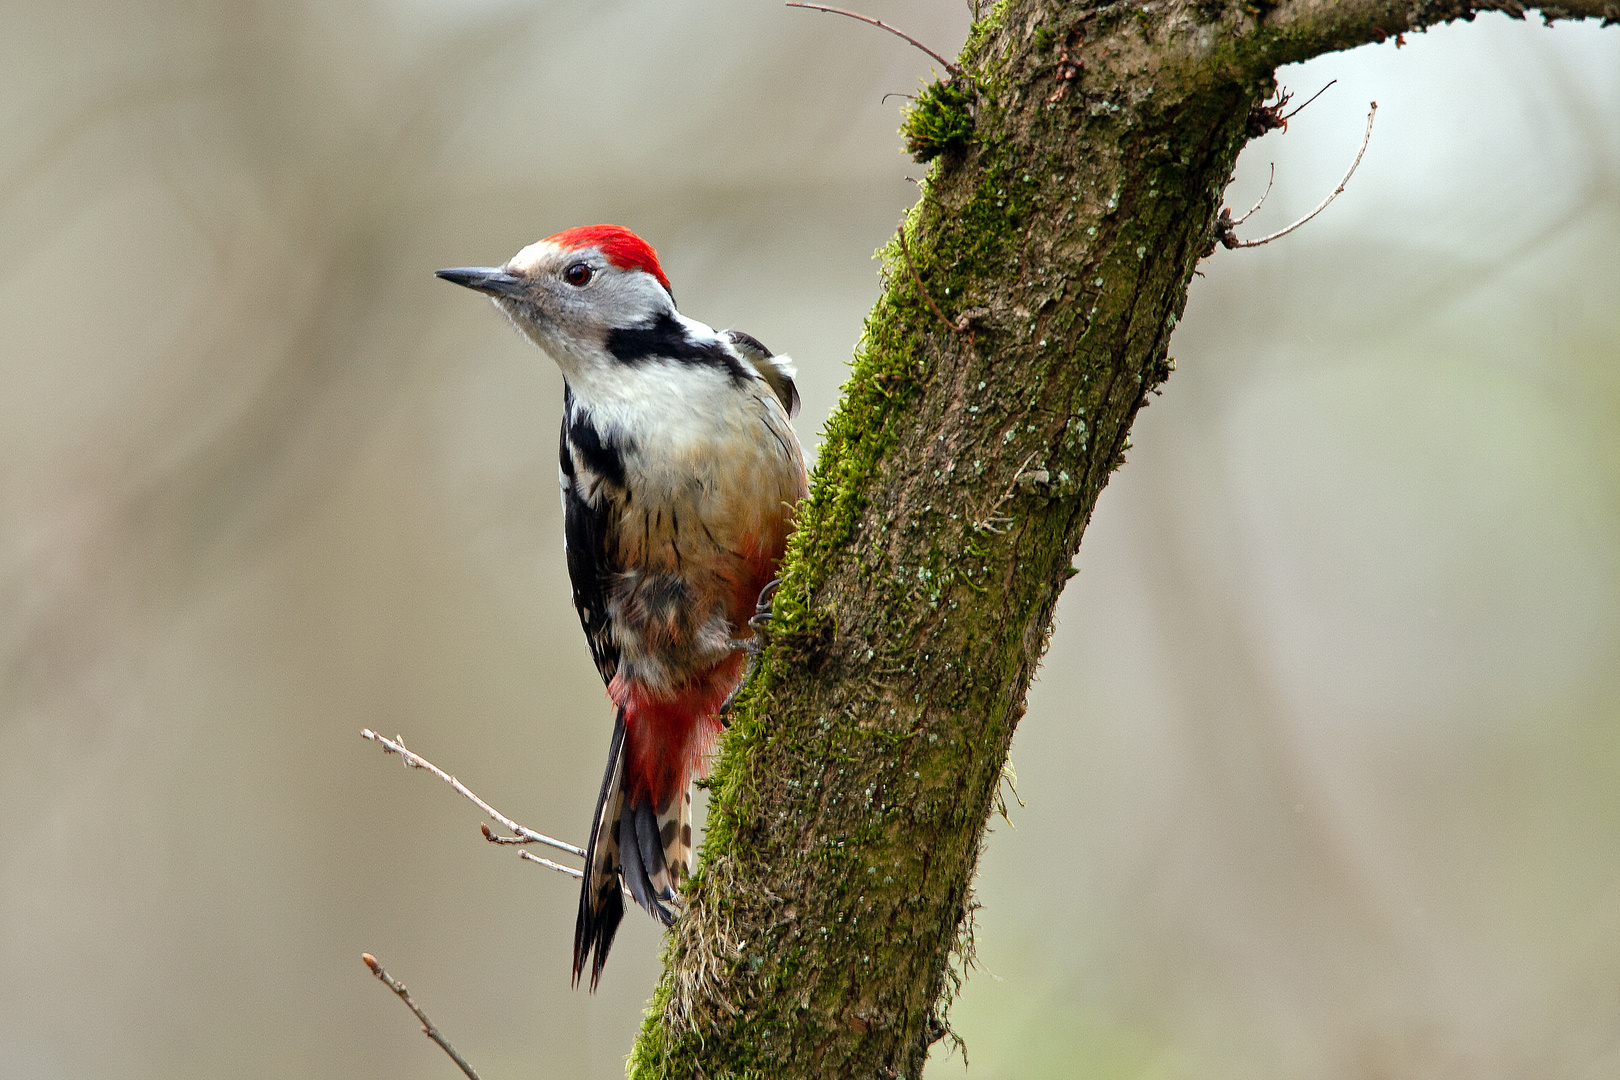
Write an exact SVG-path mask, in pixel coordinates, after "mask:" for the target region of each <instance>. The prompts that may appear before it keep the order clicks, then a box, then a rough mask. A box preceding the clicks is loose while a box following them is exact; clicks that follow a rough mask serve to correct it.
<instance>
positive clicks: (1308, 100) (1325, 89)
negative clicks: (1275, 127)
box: [1281, 79, 1339, 129]
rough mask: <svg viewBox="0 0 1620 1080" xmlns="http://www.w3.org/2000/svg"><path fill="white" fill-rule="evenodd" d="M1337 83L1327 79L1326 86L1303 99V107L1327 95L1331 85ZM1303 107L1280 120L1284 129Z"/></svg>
mask: <svg viewBox="0 0 1620 1080" xmlns="http://www.w3.org/2000/svg"><path fill="white" fill-rule="evenodd" d="M1338 81H1339V80H1338V79H1329V80H1328V84H1327V85H1326V86H1324V87H1322V89H1320V90H1318V91H1317V92H1316V93H1314V94H1312V95H1311V96H1310V97H1308V98H1306V99H1305V105H1309V104H1310V103H1311V102H1313V101H1315V100H1316V99H1317V98H1319V97H1321V96H1322V95H1323V94H1325V93H1327V92H1328V91H1329V90H1330V89H1332V87H1333V84H1334V83H1336V82H1338ZM1305 105H1301V106H1300V107H1299V108H1297V109H1295V110H1294V111H1293V112H1291V113H1289V114H1287V115H1286V116H1284V117H1282V118H1281V119H1282V124H1283V128H1284V129H1287V127H1288V121H1290V120H1292V119H1293V118H1294V117H1296V116H1298V115H1299V114H1300V113H1302V112H1304V111H1305Z"/></svg>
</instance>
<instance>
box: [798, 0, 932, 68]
mask: <svg viewBox="0 0 1620 1080" xmlns="http://www.w3.org/2000/svg"><path fill="white" fill-rule="evenodd" d="M787 6H788V7H796V8H809V9H810V10H811V11H825V12H826V13H827V14H829V15H843V16H846V17H848V18H851V19H858V20H860V21H861V22H863V23H871V24H872V25H873V26H876V27H878V28H879V29H882V30H887V31H888V32H889V33H891V34H893V35H894V36H895V37H897V38H903V39H904V40H906V41H909V42H911V44H913V45H915V46H916V47H917V48H919V49H921V50H922V51H923V52H925V53H927V54H928V55H929V56H932V57H933V58H934V59H935V60H938V61H939V62H940V63H941V64H943V65H944V67H945V70H946V71H948V72H950V73H951V77H952V78H955V77H956V76H958V75H960V74H962V69H961V68H959V67H957V66H956V65H955V64H953V63H951V62H950V61H949V60H947V59H945V58H944V57H943V56H941V55H939V53H937V52H935V51H934V50H933V49H930V48H929V47H928V46H926V45H924V44H923V43H922V42H920V41H918V40H917V39H916V38H914V37H912V36H911V35H910V34H908V33H906V32H905V31H904V30H900V29H897V28H895V27H893V26H890V25H889V24H888V23H886V22H884V21H883V20H882V19H874V18H872V16H870V15H860V14H857V13H856V12H853V11H845V10H844V9H843V8H835V7H828V6H827V5H825V4H805V3H801V2H800V0H787Z"/></svg>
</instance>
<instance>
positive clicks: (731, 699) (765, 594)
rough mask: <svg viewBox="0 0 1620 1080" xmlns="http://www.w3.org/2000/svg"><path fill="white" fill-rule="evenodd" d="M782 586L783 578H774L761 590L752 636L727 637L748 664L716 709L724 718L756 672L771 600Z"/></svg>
mask: <svg viewBox="0 0 1620 1080" xmlns="http://www.w3.org/2000/svg"><path fill="white" fill-rule="evenodd" d="M781 586H782V579H781V578H773V579H772V580H770V581H768V582H766V583H765V587H764V588H763V589H761V590H759V599H758V600H757V601H756V602H755V603H754V614H753V616H752V617H751V618H750V619H749V620H748V625H749V626H750V627H752V628H753V631H754V634H753V636H752V637H746V638H727V639H726V644H727V645H728V646H730V647H731V648H732V649H735V650H736V651H737V652H741V653H747V654H748V664H747V666H746V667H744V668H743V673H742V678H741V679H738V680H737V685H736V686H735V687H733V688H732V691H731V693H729V694H727V695H726V700H725V701H723V702H721V704H720V708H719V709H718V710H717V711H716V715H718V716H720V717H722V718H724V717H725V716H726V715H727V714H728V713H730V712H731V706H732V705H733V704H734V703H735V702H736V700H737V695H738V694H740V693H742V688H743V687H744V686H746V685H747V684H748V677H749V676H750V675H752V674H753V673H754V666H755V665H756V664H758V663H759V653H760V650H761V649H763V648H764V647H765V624H766V623H768V622H770V621H771V614H772V613H771V601H772V600H773V599H774V598H775V596H776V590H777V589H779V588H781Z"/></svg>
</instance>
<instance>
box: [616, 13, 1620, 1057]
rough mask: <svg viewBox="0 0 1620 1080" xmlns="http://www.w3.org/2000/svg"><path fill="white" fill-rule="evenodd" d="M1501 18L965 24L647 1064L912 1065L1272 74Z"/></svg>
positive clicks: (738, 725)
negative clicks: (1127, 455)
mask: <svg viewBox="0 0 1620 1080" xmlns="http://www.w3.org/2000/svg"><path fill="white" fill-rule="evenodd" d="M1493 8H1494V9H1502V10H1507V11H1510V12H1513V13H1516V14H1522V11H1523V9H1522V8H1521V7H1520V5H1517V4H1508V3H1486V4H1461V3H1429V4H1425V3H1405V4H1397V3H1388V2H1382V3H1380V2H1374V0H1349V2H1340V3H1330V2H1327V0H1299V2H1292V3H1289V2H1284V3H1276V4H1264V3H1261V4H1255V3H1236V2H1233V3H1225V2H1221V0H1204V2H1196V0H1195V2H1162V3H1150V4H1145V5H1144V4H1077V3H1065V2H1060V0H1007V2H1004V3H1002V4H1001V5H999V6H998V7H997V8H996V9H995V11H994V12H993V13H992V14H991V15H990V16H989V17H988V18H986V19H985V20H983V21H982V22H981V23H980V24H979V25H977V26H976V27H975V28H974V30H973V32H972V35H971V37H970V39H969V41H968V43H967V45H966V46H965V48H964V50H963V52H962V56H961V60H960V65H961V69H962V74H961V75H960V76H959V77H957V78H953V79H952V80H951V81H949V82H947V83H944V84H936V85H935V86H933V87H931V88H930V89H928V90H927V91H925V92H924V93H923V94H922V95H921V96H920V97H919V99H918V100H917V101H916V102H915V103H914V105H913V106H912V108H911V111H910V113H909V115H908V119H907V126H906V129H905V132H906V135H907V137H908V140H909V142H910V146H911V149H912V150H913V151H914V153H917V154H918V155H919V156H920V157H926V158H934V159H936V161H935V165H934V167H933V169H932V171H931V173H930V175H929V176H928V178H927V181H926V183H925V184H924V186H923V193H922V198H921V200H920V201H919V202H918V204H917V205H916V207H915V208H914V209H913V210H912V211H911V213H910V216H909V218H908V220H907V222H906V225H905V231H906V234H907V237H908V241H909V242H908V244H907V250H906V253H905V254H902V252H901V250H900V248H899V245H892V246H891V247H890V249H889V250H888V251H887V253H886V255H887V260H888V280H887V286H886V289H885V291H884V294H883V296H882V298H881V299H880V300H879V302H878V304H877V306H876V308H875V309H874V310H873V311H872V313H871V315H870V317H869V319H868V321H867V325H866V333H865V336H864V338H863V340H862V342H861V345H860V347H859V349H858V353H857V356H856V358H855V364H854V372H853V375H852V377H851V378H850V381H849V383H848V385H847V386H846V387H845V394H844V400H843V402H842V404H841V405H840V407H839V409H838V412H837V413H836V415H835V416H834V417H833V419H832V421H831V422H830V424H829V427H828V431H827V439H826V442H825V444H824V446H823V448H822V451H821V457H820V461H819V464H818V465H817V468H816V473H815V477H814V480H813V483H812V491H811V495H810V498H809V500H808V501H807V502H806V504H805V505H804V506H803V507H802V509H801V511H800V519H799V527H798V532H797V534H796V536H795V538H794V541H793V546H792V550H791V552H790V555H789V560H788V564H787V567H786V571H785V575H784V576H785V584H784V586H783V588H782V589H781V591H780V592H779V594H778V598H777V602H776V611H777V618H776V622H775V623H774V638H773V644H772V646H771V648H770V649H769V650H768V652H767V654H766V657H765V660H764V663H763V664H762V666H761V669H760V671H759V673H758V675H757V677H756V679H755V682H754V684H753V685H752V686H751V687H750V688H749V690H748V693H747V696H746V697H745V699H744V701H743V703H742V706H741V708H740V710H739V714H738V718H737V720H736V722H735V723H734V724H733V726H732V729H731V731H730V733H729V735H728V736H727V738H726V740H725V745H724V749H723V754H722V757H721V759H720V761H719V763H718V764H717V766H716V770H715V774H714V790H713V801H712V806H711V811H710V819H709V821H710V824H709V832H708V837H707V840H706V842H705V846H704V853H703V859H702V864H701V867H700V869H699V871H698V873H697V874H696V876H695V877H694V878H693V880H692V881H691V882H690V884H689V888H688V893H689V904H688V908H687V911H686V913H685V914H684V915H683V916H682V918H681V919H680V921H679V923H678V924H677V927H676V929H675V931H674V933H673V936H672V939H671V945H670V948H669V952H668V957H667V964H668V966H667V970H666V972H665V975H664V978H663V981H662V982H661V983H660V985H659V989H658V991H657V995H656V997H655V1000H654V1006H653V1009H652V1011H651V1012H650V1013H649V1016H648V1019H647V1022H646V1024H645V1026H644V1029H643V1032H642V1036H641V1039H640V1041H639V1042H638V1044H637V1047H636V1050H635V1052H634V1055H633V1056H632V1059H631V1071H632V1074H633V1075H635V1076H637V1077H655V1076H659V1077H662V1076H669V1077H688V1076H705V1077H719V1076H761V1077H772V1078H777V1077H800V1076H840V1077H842V1076H850V1077H874V1076H875V1077H917V1076H919V1075H920V1074H921V1070H922V1064H923V1060H924V1057H925V1055H926V1053H927V1048H928V1046H929V1044H930V1042H931V1041H932V1040H934V1039H936V1038H937V1037H938V1036H939V1035H940V1034H941V1033H942V1032H943V1030H944V1027H943V1021H942V1018H941V1010H942V1008H943V1004H944V1002H945V1000H946V999H947V997H948V991H949V990H950V988H951V984H952V982H953V975H952V969H951V956H952V953H953V950H956V949H957V948H958V944H959V942H961V941H962V939H963V935H964V933H965V927H966V926H967V924H968V915H969V910H970V907H971V900H970V881H971V878H972V874H973V870H974V867H975V864H976V861H977V856H978V851H979V846H980V842H981V836H982V834H983V830H984V826H985V823H986V821H987V819H988V816H989V814H990V811H991V808H992V805H993V803H994V800H995V797H996V792H997V788H998V785H999V783H1000V778H1001V774H1002V768H1003V765H1004V764H1005V761H1006V756H1007V748H1008V745H1009V743H1010V741H1011V739H1012V735H1013V730H1014V728H1015V726H1016V724H1017V721H1018V719H1019V717H1020V716H1021V715H1022V714H1023V711H1024V696H1025V692H1026V690H1027V689H1028V686H1029V682H1030V678H1031V676H1032V675H1033V674H1034V671H1035V668H1036V665H1037V664H1038V662H1039V660H1040V657H1041V654H1042V652H1043V650H1044V648H1045V646H1046V641H1047V636H1048V634H1049V632H1050V628H1051V620H1052V610H1053V606H1054V605H1055V603H1056V601H1057V597H1058V593H1059V592H1060V591H1061V589H1062V588H1063V585H1064V583H1065V582H1066V581H1067V580H1068V578H1069V577H1070V576H1071V574H1072V570H1071V569H1070V564H1071V560H1072V558H1073V556H1074V554H1075V552H1076V550H1077V549H1078V547H1079V543H1080V537H1081V534H1082V532H1083V531H1084V529H1085V525H1086V522H1087V520H1088V518H1089V517H1090V514H1091V510H1092V507H1093V506H1094V505H1095V503H1096V499H1097V496H1098V493H1099V492H1100V491H1101V490H1102V488H1103V485H1104V484H1105V483H1107V480H1108V476H1109V474H1110V473H1111V472H1112V471H1113V470H1114V469H1115V468H1116V467H1118V466H1119V464H1120V463H1121V462H1122V460H1123V455H1124V452H1125V450H1126V449H1127V447H1128V445H1129V443H1128V433H1129V430H1130V426H1131V422H1132V419H1133V418H1134V417H1135V415H1136V412H1137V410H1138V409H1140V408H1141V407H1142V406H1143V404H1144V403H1145V402H1146V400H1147V396H1148V394H1149V393H1150V392H1151V391H1152V390H1153V389H1154V387H1156V386H1157V385H1158V384H1159V383H1160V382H1162V381H1163V380H1164V379H1165V378H1166V376H1167V375H1168V374H1169V372H1170V370H1171V362H1170V360H1169V357H1168V353H1167V348H1168V344H1169V339H1170V334H1171V331H1172V330H1173V329H1174V327H1175V324H1176V321H1177V319H1178V318H1179V317H1180V315H1181V312H1182V309H1183V305H1184V303H1185V300H1186V295H1187V287H1188V284H1189V282H1190V281H1191V279H1192V275H1193V272H1194V270H1195V268H1196V267H1197V265H1198V262H1199V260H1200V259H1202V258H1203V257H1204V256H1206V255H1207V254H1208V253H1209V252H1210V250H1211V248H1212V245H1213V239H1214V227H1215V222H1216V213H1217V210H1218V208H1219V200H1220V197H1221V193H1222V191H1223V190H1224V188H1225V187H1226V185H1227V182H1228V181H1229V179H1230V178H1231V175H1232V169H1233V166H1234V163H1235V162H1236V160H1237V155H1238V151H1239V150H1241V149H1242V147H1243V145H1244V143H1245V141H1246V140H1247V139H1248V138H1249V137H1250V128H1249V124H1248V121H1249V118H1250V116H1251V113H1252V112H1253V111H1254V110H1255V109H1256V107H1257V106H1259V105H1260V103H1261V102H1262V101H1263V100H1264V99H1265V97H1266V96H1267V95H1268V94H1269V93H1270V92H1271V91H1272V89H1273V87H1274V82H1273V72H1274V71H1275V69H1276V67H1277V66H1278V65H1280V64H1284V63H1291V62H1295V61H1300V60H1304V59H1307V58H1309V57H1311V56H1315V55H1318V54H1321V53H1324V52H1330V51H1333V50H1337V49H1344V48H1349V47H1352V46H1355V45H1359V44H1363V43H1366V42H1371V41H1377V40H1382V39H1383V38H1385V37H1388V36H1390V35H1393V34H1397V33H1402V32H1409V31H1414V30H1419V29H1422V28H1423V27H1426V26H1429V25H1432V24H1435V23H1438V22H1442V21H1446V20H1450V19H1455V18H1469V17H1471V16H1472V14H1473V13H1474V12H1475V11H1477V10H1482V9H1493ZM1543 13H1544V15H1546V16H1547V17H1548V18H1549V20H1550V19H1551V18H1553V17H1563V16H1580V17H1586V16H1591V17H1600V18H1605V19H1606V20H1608V21H1615V20H1616V19H1620V5H1616V4H1614V3H1608V4H1602V3H1579V4H1565V5H1562V6H1560V7H1558V8H1551V7H1548V8H1544V9H1543ZM925 293H926V295H925ZM941 314H943V316H944V318H941Z"/></svg>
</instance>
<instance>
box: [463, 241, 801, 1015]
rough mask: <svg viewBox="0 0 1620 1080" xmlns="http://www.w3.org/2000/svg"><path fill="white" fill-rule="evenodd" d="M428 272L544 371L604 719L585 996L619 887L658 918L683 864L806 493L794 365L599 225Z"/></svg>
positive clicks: (639, 246)
mask: <svg viewBox="0 0 1620 1080" xmlns="http://www.w3.org/2000/svg"><path fill="white" fill-rule="evenodd" d="M438 276H439V277H441V278H444V279H446V280H447V281H452V282H454V283H456V284H458V285H465V286H466V287H468V288H470V289H476V290H478V291H479V292H483V293H487V294H488V295H489V296H490V298H491V299H492V300H493V301H494V304H495V306H496V307H498V308H499V309H500V310H501V311H502V312H503V313H505V315H506V317H507V318H508V319H510V320H511V322H512V325H514V326H515V327H517V329H518V330H519V332H521V333H522V334H523V335H524V336H525V337H527V338H528V339H529V340H530V341H532V342H534V344H536V345H538V346H539V347H540V348H541V350H542V351H544V352H545V353H547V354H548V355H550V357H551V358H552V360H554V361H556V363H557V366H558V367H560V368H561V369H562V373H563V417H562V439H561V447H560V454H559V461H558V466H559V479H560V481H561V484H562V502H563V546H564V549H565V551H566V553H567V561H568V576H569V579H570V581H571V583H572V585H573V593H574V607H575V608H576V609H578V611H579V621H580V624H581V625H582V626H583V627H584V629H585V637H586V640H587V641H589V643H590V648H591V656H592V658H593V659H594V660H595V661H596V668H597V670H598V671H599V672H600V673H601V675H602V679H603V681H604V682H605V683H606V684H607V694H608V698H609V699H610V700H611V702H612V704H613V714H614V719H613V737H612V740H611V742H610V743H609V746H608V762H607V770H606V772H605V773H604V774H603V777H602V788H601V793H600V794H599V795H598V796H597V800H596V813H595V815H594V817H593V819H592V821H591V831H590V839H589V844H588V847H587V851H586V856H585V876H584V880H583V882H582V885H581V889H580V896H579V917H578V920H577V921H576V923H575V925H574V965H573V984H574V985H575V986H578V985H579V980H580V976H581V974H582V973H583V971H584V970H585V966H586V964H587V963H589V964H590V968H591V977H590V988H591V990H593V991H594V990H595V989H596V984H597V981H598V980H599V979H600V978H601V975H602V966H603V964H604V963H605V962H606V961H607V955H608V950H609V949H610V948H611V947H612V945H613V935H614V933H615V932H616V931H617V930H618V927H619V922H620V920H621V919H622V918H623V916H624V900H623V893H622V890H621V883H622V888H623V889H627V890H628V891H629V893H630V895H631V896H632V897H633V898H634V899H635V901H636V903H638V904H640V905H641V906H642V907H643V908H645V909H646V910H647V911H648V912H649V913H651V914H652V915H654V916H656V917H657V918H658V919H660V920H661V921H662V922H663V923H664V924H665V925H666V926H667V925H669V924H670V923H672V922H673V921H674V918H675V909H676V907H677V906H678V904H679V899H678V892H677V889H678V887H679V884H680V881H681V879H682V878H683V877H685V876H686V875H687V874H688V873H689V872H690V869H691V857H692V825H691V804H692V793H691V784H692V779H693V777H694V776H695V775H700V774H702V773H704V772H706V770H707V759H708V754H709V751H710V750H711V748H712V746H713V744H714V740H715V738H716V736H717V735H718V734H719V732H720V730H721V727H722V726H723V719H722V713H723V711H724V709H725V707H726V706H727V705H728V704H729V700H730V697H731V695H732V694H733V693H734V691H735V690H736V689H737V687H738V686H739V684H740V683H741V681H742V679H743V676H744V672H745V667H746V665H747V663H748V662H749V660H750V659H751V654H752V652H754V651H755V650H756V649H757V640H758V639H757V638H756V637H755V634H754V626H756V625H757V623H756V622H755V621H754V620H753V619H752V618H751V617H753V616H754V615H755V613H756V605H758V607H759V609H761V610H763V609H764V608H765V605H766V604H767V603H768V600H767V599H766V596H767V594H768V590H767V586H768V585H769V584H770V583H771V582H772V581H773V580H774V579H775V576H776V568H777V564H778V563H779V562H780V561H781V558H782V552H783V548H784V547H785V546H786V543H787V537H788V534H789V532H790V531H791V529H792V527H793V513H794V508H795V506H796V505H797V503H798V501H799V500H800V499H801V498H803V497H804V495H805V491H806V481H805V470H804V452H803V450H802V449H801V448H800V446H799V441H798V438H797V436H795V434H794V432H793V426H792V424H791V423H790V418H791V417H792V416H793V415H794V414H795V413H796V412H797V411H798V405H799V395H798V390H797V389H796V388H795V386H794V382H793V380H794V375H795V371H794V368H793V365H792V362H791V361H789V360H788V359H787V358H786V357H782V356H773V355H772V354H771V351H770V350H769V349H767V348H766V347H765V346H764V345H761V344H760V343H759V342H758V341H757V340H755V339H754V338H752V337H750V336H749V335H747V334H744V333H741V332H739V331H736V330H721V331H716V330H714V329H712V328H710V327H708V326H706V325H704V324H703V323H700V322H697V321H696V320H694V319H689V318H687V317H686V316H684V315H682V314H681V313H680V312H679V311H677V310H676V309H675V298H674V295H673V293H672V292H671V290H670V286H669V279H668V278H666V277H665V276H664V271H663V270H662V269H661V268H660V267H659V265H658V255H657V253H656V252H654V250H653V249H652V247H651V246H650V245H649V244H648V243H647V242H646V241H644V240H642V239H641V238H640V237H639V236H637V235H635V234H634V233H632V232H630V231H629V230H628V229H624V228H620V227H619V226H616V225H586V226H581V227H578V228H573V229H567V230H564V231H563V232H560V233H557V234H556V235H554V236H549V237H547V238H546V239H544V240H541V241H539V242H538V243H535V244H531V245H529V246H528V247H526V248H524V249H523V250H522V251H520V252H518V253H517V254H516V255H514V256H513V257H512V259H511V260H510V261H509V262H507V263H506V265H504V266H500V267H463V268H460V269H454V270H440V271H438ZM593 954H594V955H593Z"/></svg>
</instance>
